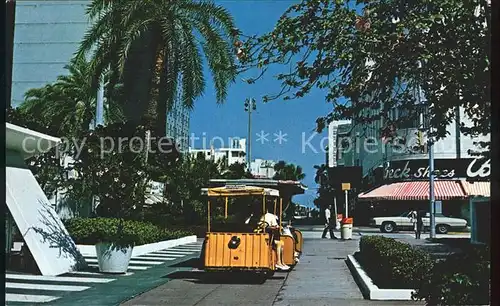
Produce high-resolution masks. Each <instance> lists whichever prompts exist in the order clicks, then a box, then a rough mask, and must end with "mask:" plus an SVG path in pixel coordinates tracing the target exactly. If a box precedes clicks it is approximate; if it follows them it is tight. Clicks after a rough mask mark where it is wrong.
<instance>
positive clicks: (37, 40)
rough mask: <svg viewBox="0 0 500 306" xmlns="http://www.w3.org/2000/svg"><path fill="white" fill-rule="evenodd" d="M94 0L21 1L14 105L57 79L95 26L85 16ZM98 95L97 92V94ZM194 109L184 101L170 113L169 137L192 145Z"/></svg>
mask: <svg viewBox="0 0 500 306" xmlns="http://www.w3.org/2000/svg"><path fill="white" fill-rule="evenodd" d="M90 3H91V1H90V0H83V1H81V0H80V1H77V0H57V1H50V0H38V1H30V0H26V1H17V5H16V16H15V30H14V51H13V53H14V60H13V69H12V70H13V71H12V106H13V107H17V106H19V105H20V104H21V103H22V102H23V101H24V94H25V93H26V91H28V90H29V89H32V88H39V87H43V86H45V85H47V84H48V83H51V82H54V81H56V79H57V77H58V76H60V75H65V74H67V73H68V72H67V70H66V69H64V66H66V65H67V64H68V63H69V62H70V59H71V58H72V57H73V56H74V54H75V52H76V51H77V49H78V46H79V44H80V41H81V40H82V39H83V37H84V35H85V33H86V31H87V29H88V28H89V26H90V25H91V23H90V21H89V19H88V17H87V16H86V15H85V11H86V8H87V6H88V5H89V4H90ZM96 94H97V93H96ZM189 120H190V112H189V110H188V109H187V108H185V107H184V106H183V105H182V103H180V101H178V102H176V103H175V104H174V106H173V108H172V110H171V111H170V112H169V113H168V114H167V124H166V129H167V136H170V137H172V138H173V139H174V140H176V141H177V143H179V147H180V149H181V150H182V151H185V150H187V148H188V136H189Z"/></svg>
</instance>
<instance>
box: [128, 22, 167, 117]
mask: <svg viewBox="0 0 500 306" xmlns="http://www.w3.org/2000/svg"><path fill="white" fill-rule="evenodd" d="M156 34H157V31H155V30H151V31H148V32H145V33H144V34H143V35H142V36H141V37H139V38H138V39H137V41H136V42H135V43H134V44H133V45H132V47H131V50H130V53H129V54H130V55H129V58H128V59H127V62H126V64H125V70H124V78H123V83H124V94H125V95H124V97H125V98H124V101H122V103H123V104H122V105H123V113H124V115H125V118H126V120H127V121H133V122H135V123H137V124H139V123H140V122H141V120H142V118H143V116H144V115H145V113H146V110H147V108H148V105H149V103H150V100H151V88H152V85H153V75H154V67H155V64H156V53H157V49H158V45H159V41H158V39H157V37H158V36H157V35H156Z"/></svg>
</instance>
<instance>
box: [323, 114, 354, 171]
mask: <svg viewBox="0 0 500 306" xmlns="http://www.w3.org/2000/svg"><path fill="white" fill-rule="evenodd" d="M350 128H351V121H350V120H340V121H332V122H330V124H329V125H328V148H327V151H328V153H327V162H326V164H327V165H328V167H336V166H337V164H339V165H340V164H341V165H344V164H345V161H344V160H343V159H342V158H343V156H342V154H343V152H342V151H341V150H339V148H341V146H342V140H343V139H344V138H346V137H349V131H350Z"/></svg>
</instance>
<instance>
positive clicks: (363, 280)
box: [347, 255, 415, 301]
mask: <svg viewBox="0 0 500 306" xmlns="http://www.w3.org/2000/svg"><path fill="white" fill-rule="evenodd" d="M347 265H348V266H349V268H351V271H352V273H353V275H354V277H355V278H356V279H357V280H358V281H359V284H360V287H361V288H360V289H361V292H363V294H364V295H365V296H367V297H368V299H369V300H376V301H411V300H412V298H411V294H412V293H413V292H415V290H414V289H380V288H379V287H378V286H377V285H375V284H374V283H373V281H372V279H371V278H370V277H369V276H368V275H367V274H366V272H365V271H364V270H363V268H362V267H361V265H360V264H359V263H358V261H357V260H356V259H355V258H354V256H352V255H349V256H347Z"/></svg>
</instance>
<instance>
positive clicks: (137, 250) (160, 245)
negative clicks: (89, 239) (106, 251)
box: [76, 235, 197, 257]
mask: <svg viewBox="0 0 500 306" xmlns="http://www.w3.org/2000/svg"><path fill="white" fill-rule="evenodd" d="M196 239H197V238H196V235H192V236H185V237H182V238H178V239H171V240H165V241H160V242H155V243H150V244H143V245H138V246H135V247H134V248H133V249H132V256H133V257H135V256H142V255H144V254H147V253H153V252H156V251H160V250H165V249H168V248H173V247H176V246H179V245H183V244H188V243H194V242H196ZM76 247H77V248H78V249H79V250H80V252H81V253H82V255H90V256H95V255H96V252H95V246H94V245H81V244H79V245H77V246H76Z"/></svg>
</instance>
